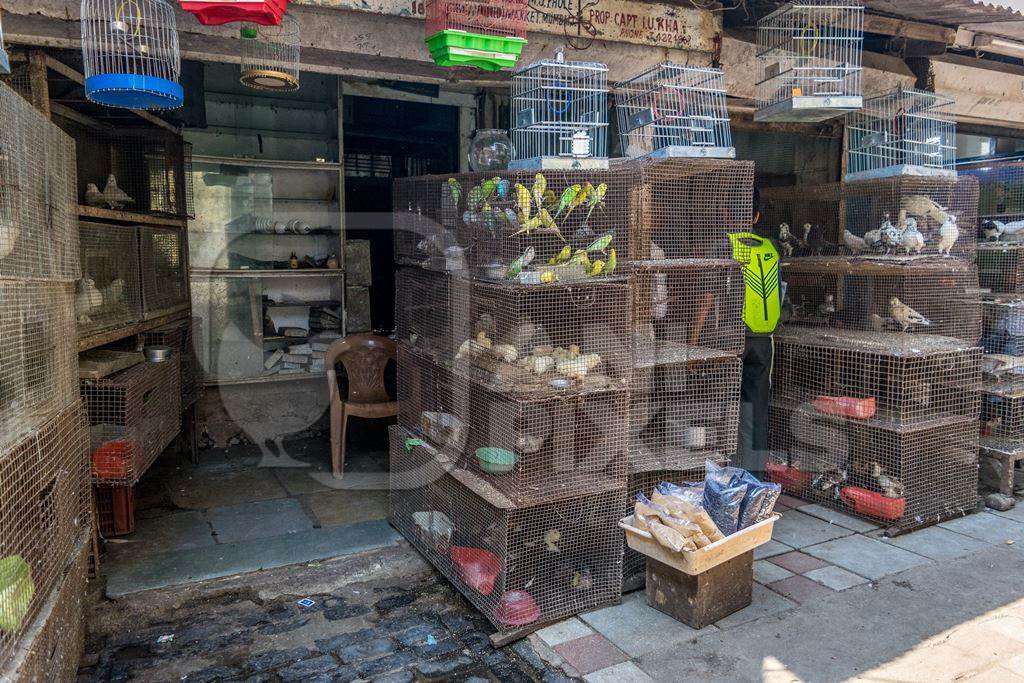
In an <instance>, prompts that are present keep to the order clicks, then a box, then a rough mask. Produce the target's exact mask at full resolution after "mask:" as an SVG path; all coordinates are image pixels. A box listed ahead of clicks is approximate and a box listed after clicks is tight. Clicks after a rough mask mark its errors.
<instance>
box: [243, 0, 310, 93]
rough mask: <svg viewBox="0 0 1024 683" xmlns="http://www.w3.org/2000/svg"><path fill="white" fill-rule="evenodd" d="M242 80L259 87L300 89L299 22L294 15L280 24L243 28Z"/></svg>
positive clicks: (286, 16)
mask: <svg viewBox="0 0 1024 683" xmlns="http://www.w3.org/2000/svg"><path fill="white" fill-rule="evenodd" d="M241 35H242V75H241V80H242V83H244V84H245V85H247V86H249V87H250V88H255V89H256V90H298V88H299V22H298V21H296V20H295V18H294V17H293V16H291V15H290V14H286V15H284V17H282V18H281V23H280V24H277V25H276V26H258V25H256V24H246V25H245V26H243V27H242V31H241Z"/></svg>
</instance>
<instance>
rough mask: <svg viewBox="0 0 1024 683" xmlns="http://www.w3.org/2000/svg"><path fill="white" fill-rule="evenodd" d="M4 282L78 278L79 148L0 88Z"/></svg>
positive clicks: (0, 270) (0, 253)
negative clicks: (76, 179) (76, 193)
mask: <svg viewBox="0 0 1024 683" xmlns="http://www.w3.org/2000/svg"><path fill="white" fill-rule="evenodd" d="M0 116H2V117H3V120H4V122H5V125H4V126H3V130H2V131H0V278H3V279H32V280H51V281H58V280H59V281H74V280H77V279H78V278H79V277H80V275H81V271H80V270H79V263H78V209H77V203H76V201H75V194H74V184H75V146H74V144H73V142H72V141H71V139H70V138H68V137H67V136H66V135H64V134H63V133H62V132H61V131H60V129H58V128H57V127H56V126H54V125H52V124H51V123H50V122H49V121H48V120H47V119H46V118H44V117H43V116H42V114H40V113H39V112H38V111H37V110H36V109H35V108H33V107H32V105H30V104H29V103H28V102H26V101H25V100H24V99H22V98H21V97H20V96H19V95H18V94H17V93H15V92H14V91H13V90H11V89H10V88H9V87H8V86H6V85H0Z"/></svg>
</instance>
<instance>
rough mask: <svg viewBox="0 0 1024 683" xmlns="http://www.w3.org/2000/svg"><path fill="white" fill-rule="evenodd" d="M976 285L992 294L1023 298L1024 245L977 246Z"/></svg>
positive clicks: (995, 243)
mask: <svg viewBox="0 0 1024 683" xmlns="http://www.w3.org/2000/svg"><path fill="white" fill-rule="evenodd" d="M978 284H979V285H981V287H982V289H987V290H988V291H989V292H992V293H993V294H1018V295H1021V296H1024V243H1022V244H1009V243H1007V242H982V243H981V244H979V245H978Z"/></svg>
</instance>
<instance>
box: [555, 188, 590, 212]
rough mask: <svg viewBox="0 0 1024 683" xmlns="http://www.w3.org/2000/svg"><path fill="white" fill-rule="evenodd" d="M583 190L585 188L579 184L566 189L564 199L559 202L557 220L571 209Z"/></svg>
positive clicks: (563, 194) (563, 193)
mask: <svg viewBox="0 0 1024 683" xmlns="http://www.w3.org/2000/svg"><path fill="white" fill-rule="evenodd" d="M582 189H583V187H582V186H581V185H579V184H576V185H570V186H569V187H567V188H565V191H564V192H562V197H561V198H560V199H559V200H558V212H557V213H556V214H555V220H558V219H559V218H560V217H561V215H562V212H563V211H565V210H566V209H567V208H569V205H570V204H572V202H573V200H575V199H576V196H577V195H578V194H579V193H580V191H581V190H582Z"/></svg>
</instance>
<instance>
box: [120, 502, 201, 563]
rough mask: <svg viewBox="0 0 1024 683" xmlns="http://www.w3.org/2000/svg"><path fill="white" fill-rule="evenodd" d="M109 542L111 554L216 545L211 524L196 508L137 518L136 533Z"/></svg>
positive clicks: (159, 551)
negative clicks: (119, 540)
mask: <svg viewBox="0 0 1024 683" xmlns="http://www.w3.org/2000/svg"><path fill="white" fill-rule="evenodd" d="M122 540H123V541H124V542H119V543H110V544H108V548H109V552H110V555H111V557H113V556H115V555H124V556H127V557H130V556H132V555H134V556H140V555H151V554H153V553H161V552H166V551H168V550H176V551H180V550H192V549H195V548H202V547H205V546H212V545H215V544H216V542H217V541H216V539H214V537H213V532H212V531H211V530H210V523H209V522H207V521H206V519H205V518H204V517H203V513H201V512H199V511H198V510H183V511H181V512H174V513H171V514H169V515H163V516H161V517H152V518H148V519H140V520H138V521H137V522H136V525H135V532H134V533H132V534H131V535H130V536H125V537H124V538H123V539H122Z"/></svg>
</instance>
